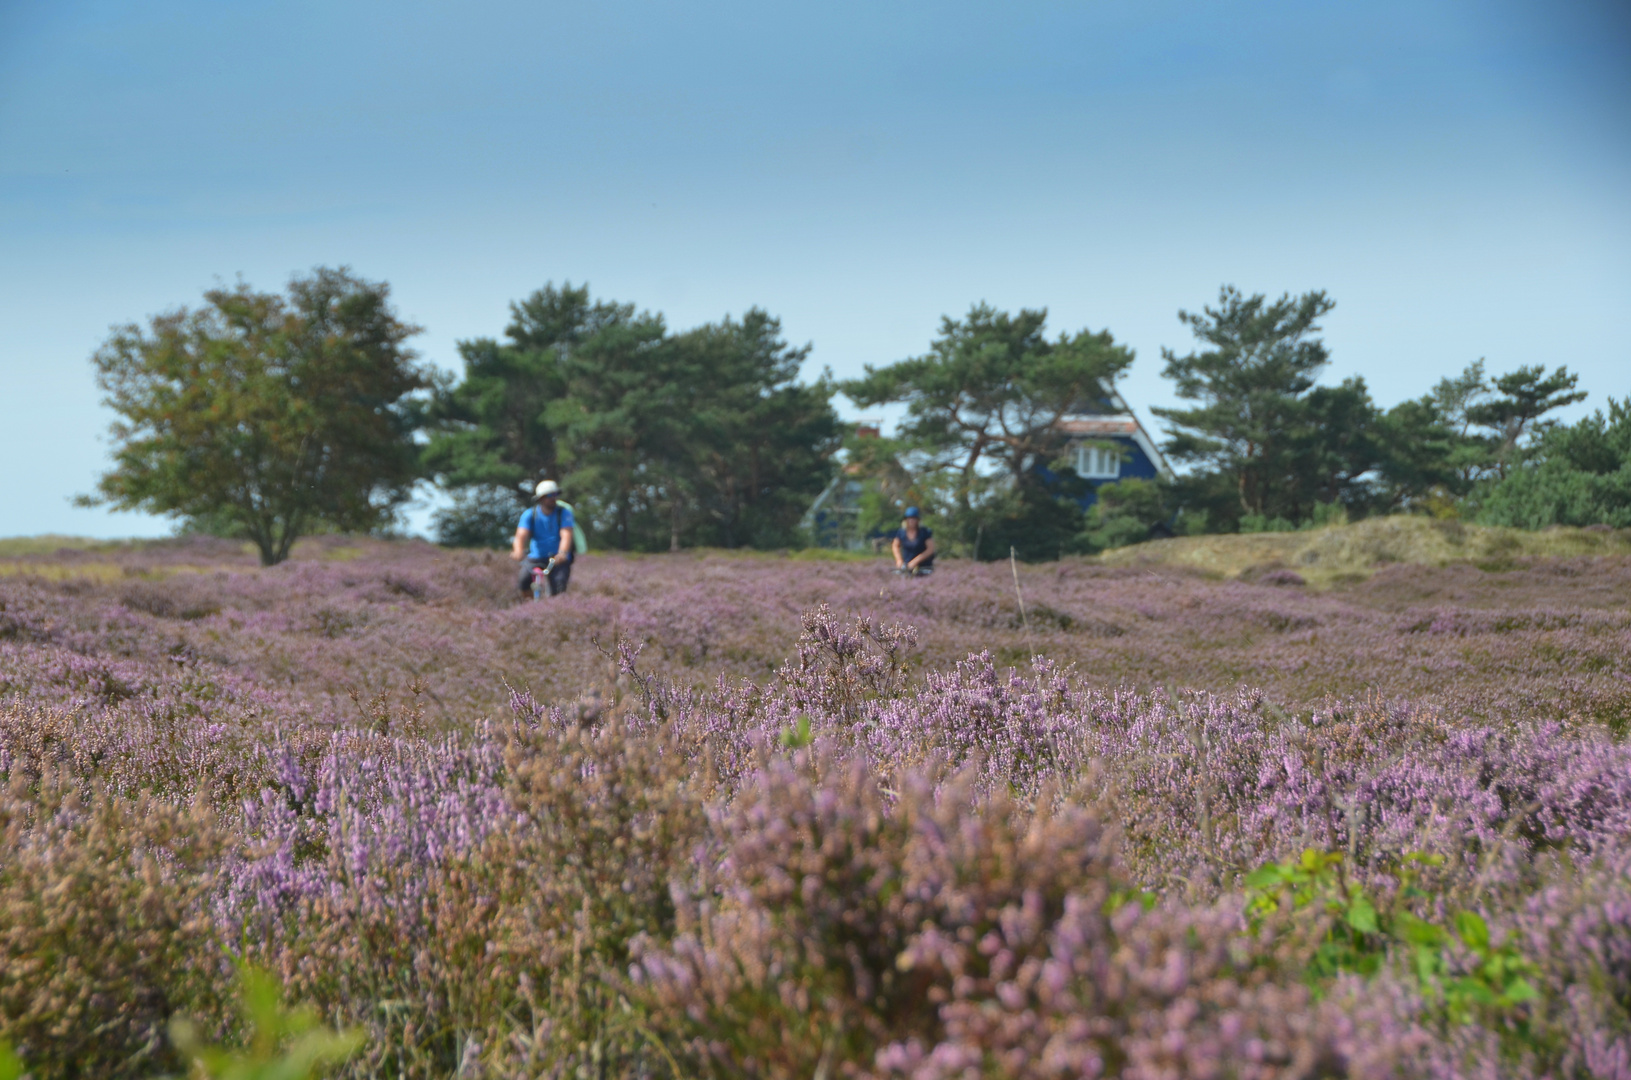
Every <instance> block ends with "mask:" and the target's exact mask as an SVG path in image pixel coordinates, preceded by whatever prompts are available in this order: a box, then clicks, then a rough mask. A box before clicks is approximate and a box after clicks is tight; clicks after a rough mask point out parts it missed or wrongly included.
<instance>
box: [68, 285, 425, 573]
mask: <svg viewBox="0 0 1631 1080" xmlns="http://www.w3.org/2000/svg"><path fill="white" fill-rule="evenodd" d="M204 299H205V301H206V303H205V305H204V306H203V307H200V308H197V309H193V310H189V309H186V308H182V309H179V310H176V311H173V312H170V313H168V314H164V315H160V316H157V317H155V318H153V319H152V320H151V322H150V324H149V326H148V327H147V328H146V329H145V330H144V329H143V328H142V327H140V326H138V325H136V324H130V325H127V326H123V327H119V328H116V329H115V330H114V332H113V334H112V336H110V337H109V338H108V340H107V342H106V343H105V344H104V345H103V346H102V347H101V348H100V349H99V350H98V351H97V352H96V354H95V356H94V357H92V363H93V364H94V365H95V367H96V377H97V383H98V385H99V386H100V387H101V388H102V389H103V390H104V391H105V392H106V394H107V397H106V399H105V400H106V402H107V404H108V405H110V406H111V407H112V408H113V410H114V411H115V412H116V413H117V414H118V416H119V419H118V420H117V421H116V422H115V423H114V424H113V427H112V433H113V437H114V440H115V443H116V448H115V450H114V463H115V464H114V468H113V469H112V470H111V471H109V472H108V473H106V474H105V475H103V477H102V478H101V480H100V482H99V484H98V492H99V496H97V497H90V498H86V499H85V500H84V501H85V502H87V503H96V502H105V503H110V504H112V505H114V506H116V507H119V508H121V509H127V510H135V509H140V510H146V511H149V512H151V513H156V514H166V515H170V516H173V517H176V518H179V519H181V520H182V521H183V522H185V523H187V524H188V525H190V526H192V527H195V528H201V529H206V530H209V531H214V532H219V533H223V534H226V535H230V536H242V537H246V538H248V539H250V540H252V541H254V543H255V546H256V547H257V548H258V549H259V551H260V558H261V563H262V564H263V565H266V566H270V565H272V564H274V563H277V562H281V561H282V560H283V559H284V558H285V557H287V555H288V554H289V549H290V547H291V546H293V544H294V542H295V540H296V539H298V538H299V537H300V536H302V535H304V534H306V533H308V532H310V531H312V530H313V529H319V528H333V529H345V530H356V531H364V530H371V529H375V528H378V527H380V526H382V525H385V524H387V523H389V522H390V521H391V520H393V517H394V513H395V510H396V508H397V507H398V506H400V505H401V504H402V503H403V502H404V501H405V500H406V499H407V498H408V497H409V494H410V492H411V488H412V485H413V483H414V481H415V480H416V479H417V478H418V476H419V471H418V451H417V449H416V448H415V446H414V444H413V438H412V427H413V421H412V412H411V410H410V408H409V407H408V402H409V400H410V399H409V395H412V394H413V393H414V392H415V391H418V390H421V389H423V388H425V387H426V386H427V380H426V375H425V373H424V371H423V370H422V369H421V368H420V367H419V366H418V365H417V364H416V362H415V357H414V354H413V353H412V352H411V351H409V350H408V349H407V348H406V347H405V345H404V343H405V342H406V341H407V340H408V339H409V338H410V337H412V336H413V335H414V334H416V333H418V328H417V327H414V326H412V325H409V324H408V323H405V322H403V321H402V320H400V319H399V318H398V317H397V316H396V314H395V313H394V312H393V311H392V310H391V307H390V303H389V287H388V286H387V285H386V284H385V283H383V282H369V281H364V280H363V279H361V278H359V277H356V276H354V275H353V274H351V273H350V272H349V271H348V270H345V269H338V270H336V269H326V268H320V269H317V270H315V271H313V272H312V273H311V274H309V275H306V276H303V277H296V278H294V279H293V280H292V281H291V282H290V284H289V289H288V293H287V295H281V296H280V295H277V294H273V293H259V292H255V291H254V290H252V289H251V288H249V287H248V286H247V285H243V284H239V285H238V286H237V287H236V288H232V289H225V288H222V289H213V290H211V291H209V292H207V293H205V294H204Z"/></svg>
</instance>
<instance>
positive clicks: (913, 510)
mask: <svg viewBox="0 0 1631 1080" xmlns="http://www.w3.org/2000/svg"><path fill="white" fill-rule="evenodd" d="M901 517H903V518H909V517H915V518H922V517H923V515H922V514H920V513H918V512H917V507H915V506H908V507H907V508H906V513H904V514H902V515H901Z"/></svg>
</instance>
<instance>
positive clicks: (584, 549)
mask: <svg viewBox="0 0 1631 1080" xmlns="http://www.w3.org/2000/svg"><path fill="white" fill-rule="evenodd" d="M558 501H559V502H560V505H562V506H564V507H566V508H567V509H568V510H570V511H572V555H573V557H574V558H576V557H577V556H579V555H586V554H588V552H589V538H588V537H587V536H585V535H584V534H583V519H582V518H580V517H579V516H578V511H577V508H576V507H575V506H573V505H572V504H571V503H569V502H567V501H566V500H565V499H561V500H558Z"/></svg>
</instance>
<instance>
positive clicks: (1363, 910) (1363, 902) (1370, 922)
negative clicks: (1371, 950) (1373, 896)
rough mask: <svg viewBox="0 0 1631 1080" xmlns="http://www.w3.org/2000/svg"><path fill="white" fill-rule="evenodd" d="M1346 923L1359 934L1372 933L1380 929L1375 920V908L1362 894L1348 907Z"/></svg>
mask: <svg viewBox="0 0 1631 1080" xmlns="http://www.w3.org/2000/svg"><path fill="white" fill-rule="evenodd" d="M1347 922H1348V925H1349V926H1351V927H1353V928H1354V929H1355V930H1358V931H1359V932H1360V933H1361V934H1374V933H1377V932H1378V931H1379V930H1380V927H1379V926H1378V925H1377V922H1376V908H1374V907H1373V906H1371V902H1370V901H1369V900H1367V899H1365V898H1364V897H1363V896H1361V897H1358V898H1356V899H1355V900H1354V902H1353V903H1352V904H1350V905H1349V907H1348V913H1347Z"/></svg>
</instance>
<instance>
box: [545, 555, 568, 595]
mask: <svg viewBox="0 0 1631 1080" xmlns="http://www.w3.org/2000/svg"><path fill="white" fill-rule="evenodd" d="M571 580H572V564H571V563H570V562H560V563H556V564H555V568H554V569H553V570H551V571H550V572H549V595H551V596H559V595H560V594H561V593H563V592H565V591H566V584H567V582H569V581H571Z"/></svg>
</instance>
